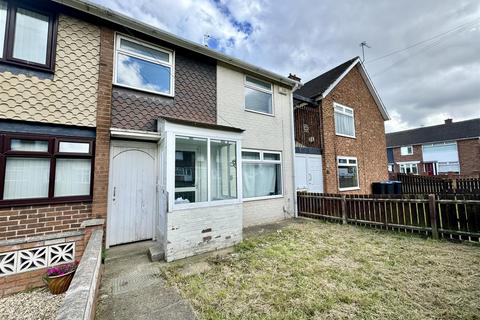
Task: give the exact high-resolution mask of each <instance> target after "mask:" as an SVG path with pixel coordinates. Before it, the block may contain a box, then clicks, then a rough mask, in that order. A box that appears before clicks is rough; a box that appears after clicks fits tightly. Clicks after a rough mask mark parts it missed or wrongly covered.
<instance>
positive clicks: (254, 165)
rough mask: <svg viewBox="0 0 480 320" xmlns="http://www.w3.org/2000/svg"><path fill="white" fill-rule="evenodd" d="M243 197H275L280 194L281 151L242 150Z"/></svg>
mask: <svg viewBox="0 0 480 320" xmlns="http://www.w3.org/2000/svg"><path fill="white" fill-rule="evenodd" d="M242 169H243V198H245V199H255V198H260V199H262V198H265V197H275V196H280V195H281V194H282V161H281V153H280V152H273V151H260V150H243V151H242Z"/></svg>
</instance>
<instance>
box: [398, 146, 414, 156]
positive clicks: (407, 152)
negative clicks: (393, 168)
mask: <svg viewBox="0 0 480 320" xmlns="http://www.w3.org/2000/svg"><path fill="white" fill-rule="evenodd" d="M412 154H413V146H405V147H401V148H400V155H402V156H411V155H412Z"/></svg>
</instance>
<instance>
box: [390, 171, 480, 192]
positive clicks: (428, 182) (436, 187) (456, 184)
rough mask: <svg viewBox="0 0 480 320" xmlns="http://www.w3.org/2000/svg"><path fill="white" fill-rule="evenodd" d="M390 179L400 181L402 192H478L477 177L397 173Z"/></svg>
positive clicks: (478, 180) (479, 183) (478, 181)
mask: <svg viewBox="0 0 480 320" xmlns="http://www.w3.org/2000/svg"><path fill="white" fill-rule="evenodd" d="M392 180H398V181H401V182H402V193H403V194H446V193H462V194H471V193H475V194H480V179H479V178H453V179H452V178H448V177H445V178H443V177H438V176H436V177H431V176H417V175H411V174H403V173H397V174H396V175H395V176H394V177H392Z"/></svg>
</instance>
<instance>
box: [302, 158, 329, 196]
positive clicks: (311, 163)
mask: <svg viewBox="0 0 480 320" xmlns="http://www.w3.org/2000/svg"><path fill="white" fill-rule="evenodd" d="M295 184H296V187H297V189H299V190H301V189H303V190H307V191H309V192H323V173H322V156H321V155H312V154H296V155H295Z"/></svg>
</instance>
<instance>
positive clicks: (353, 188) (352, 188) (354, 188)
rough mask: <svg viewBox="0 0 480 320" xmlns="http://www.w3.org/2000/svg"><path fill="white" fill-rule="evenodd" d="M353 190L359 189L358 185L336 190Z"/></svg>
mask: <svg viewBox="0 0 480 320" xmlns="http://www.w3.org/2000/svg"><path fill="white" fill-rule="evenodd" d="M353 190H360V187H351V188H338V191H340V192H342V191H353Z"/></svg>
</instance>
